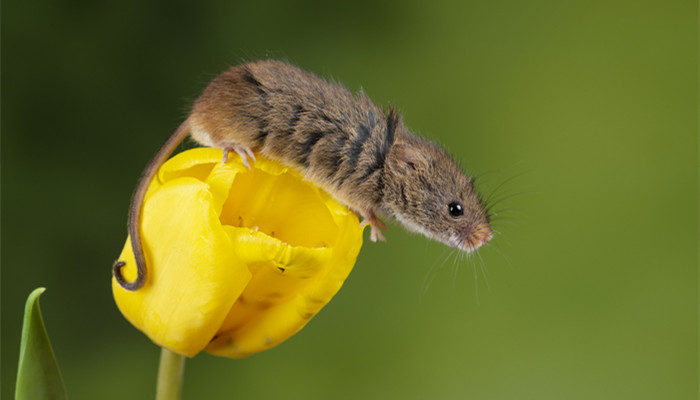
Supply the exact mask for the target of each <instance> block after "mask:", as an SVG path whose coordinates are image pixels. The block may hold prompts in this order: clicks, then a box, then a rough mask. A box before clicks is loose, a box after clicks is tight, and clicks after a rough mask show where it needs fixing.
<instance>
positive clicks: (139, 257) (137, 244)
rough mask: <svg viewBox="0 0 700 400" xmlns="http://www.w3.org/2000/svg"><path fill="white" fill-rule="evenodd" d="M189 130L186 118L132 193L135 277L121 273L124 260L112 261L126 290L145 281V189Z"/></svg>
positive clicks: (130, 229) (131, 226)
mask: <svg viewBox="0 0 700 400" xmlns="http://www.w3.org/2000/svg"><path fill="white" fill-rule="evenodd" d="M189 130H190V124H189V119H186V120H185V121H184V122H183V123H182V124H180V126H179V127H178V128H177V129H176V130H175V132H173V134H172V135H170V137H169V138H168V140H167V141H166V142H165V143H163V145H162V146H161V147H160V149H158V152H157V153H156V155H155V156H153V158H152V159H151V161H150V162H149V163H148V166H146V169H145V170H144V171H143V173H142V174H141V178H140V179H139V181H138V184H137V186H136V189H135V190H134V194H133V195H132V196H131V206H130V208H129V220H128V225H129V227H128V229H129V236H131V248H132V249H133V252H134V259H135V260H136V273H137V276H136V279H135V280H134V281H133V282H129V281H127V280H126V279H124V276H123V275H122V267H124V266H125V265H126V262H124V261H121V260H118V261H117V262H115V263H114V266H113V268H112V272H113V274H114V278H115V279H116V280H117V282H118V283H119V284H120V285H121V286H122V287H123V288H124V289H126V290H132V291H133V290H138V289H140V288H141V287H142V286H143V284H144V283H146V257H145V255H144V252H143V244H142V243H141V212H142V211H143V200H144V198H145V197H146V191H147V190H148V186H149V185H150V184H151V181H152V180H153V178H154V177H155V175H156V172H157V171H158V168H160V166H161V165H163V163H164V162H165V160H167V159H168V157H169V156H170V155H171V154H172V153H173V151H175V148H177V146H178V145H179V144H180V143H181V142H182V141H183V140H184V139H185V137H186V136H187V134H188V133H189Z"/></svg>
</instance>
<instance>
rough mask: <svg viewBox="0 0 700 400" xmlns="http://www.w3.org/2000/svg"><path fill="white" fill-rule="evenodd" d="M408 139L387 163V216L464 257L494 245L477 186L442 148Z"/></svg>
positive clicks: (399, 143) (395, 148) (394, 148)
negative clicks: (459, 251) (486, 245)
mask: <svg viewBox="0 0 700 400" xmlns="http://www.w3.org/2000/svg"><path fill="white" fill-rule="evenodd" d="M402 139H403V140H400V141H396V142H395V143H394V145H393V146H392V147H391V150H390V152H389V156H388V157H387V160H386V171H385V173H386V180H385V184H386V186H385V192H384V201H385V206H386V207H387V208H388V210H387V211H388V212H389V213H390V214H391V215H393V216H394V217H395V218H396V219H397V220H398V221H399V222H401V223H402V224H403V225H404V226H406V227H407V228H408V229H409V230H412V231H414V232H418V233H421V234H423V235H425V236H427V237H430V238H432V239H435V240H438V241H441V242H443V243H445V244H446V245H448V246H451V247H456V248H459V249H460V250H463V251H467V252H469V251H473V250H476V249H477V248H478V247H479V246H481V245H482V244H485V243H486V242H488V241H489V240H491V238H492V237H493V233H492V231H491V226H490V224H489V217H488V213H487V211H486V210H485V209H484V206H483V204H482V201H481V198H480V197H479V195H478V194H477V193H476V191H475V189H474V183H473V180H472V179H471V178H469V177H468V176H467V175H466V174H465V173H464V171H462V169H461V168H460V167H459V166H458V165H457V163H455V161H454V160H453V159H452V158H451V157H450V156H448V155H447V154H446V153H445V151H444V150H443V149H442V148H440V147H438V146H436V145H435V144H433V143H431V142H429V141H427V140H425V139H423V138H420V137H414V136H404V137H403V138H402Z"/></svg>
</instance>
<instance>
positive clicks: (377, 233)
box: [360, 210, 386, 242]
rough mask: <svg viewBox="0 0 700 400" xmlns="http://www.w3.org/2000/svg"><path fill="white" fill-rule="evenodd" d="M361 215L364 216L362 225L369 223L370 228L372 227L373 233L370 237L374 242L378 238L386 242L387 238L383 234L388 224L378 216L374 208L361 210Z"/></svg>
mask: <svg viewBox="0 0 700 400" xmlns="http://www.w3.org/2000/svg"><path fill="white" fill-rule="evenodd" d="M360 215H361V216H362V222H361V223H360V226H365V225H367V224H369V226H370V228H372V233H371V234H370V235H369V239H370V240H371V241H373V242H376V241H377V240H379V241H380V242H386V238H385V237H384V235H383V234H382V231H383V230H384V229H386V225H384V223H383V222H382V221H381V220H380V219H379V218H378V217H377V215H376V214H375V213H374V210H369V211H361V212H360Z"/></svg>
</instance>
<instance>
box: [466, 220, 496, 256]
mask: <svg viewBox="0 0 700 400" xmlns="http://www.w3.org/2000/svg"><path fill="white" fill-rule="evenodd" d="M469 236H470V237H469V238H468V242H469V245H470V246H469V247H471V249H472V250H476V249H478V248H479V247H481V246H483V245H485V244H486V243H488V242H489V241H490V240H491V239H493V231H492V230H491V227H490V226H489V225H488V224H483V223H482V224H479V225H477V226H476V227H475V228H474V229H473V230H472V231H471V235H469Z"/></svg>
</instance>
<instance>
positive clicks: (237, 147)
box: [221, 143, 256, 169]
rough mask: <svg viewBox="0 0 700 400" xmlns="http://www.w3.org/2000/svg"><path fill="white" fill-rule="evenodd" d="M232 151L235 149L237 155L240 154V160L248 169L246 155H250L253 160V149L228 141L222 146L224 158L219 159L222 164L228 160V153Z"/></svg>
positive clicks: (248, 164) (248, 163)
mask: <svg viewBox="0 0 700 400" xmlns="http://www.w3.org/2000/svg"><path fill="white" fill-rule="evenodd" d="M232 151H235V152H236V153H237V154H238V155H239V156H241V161H242V162H243V165H244V166H245V167H246V168H248V169H250V162H248V157H250V158H251V159H252V160H253V161H256V160H255V154H254V153H253V150H252V149H251V148H250V147H247V146H242V145H240V144H236V143H229V144H227V145H226V146H225V147H224V158H223V160H222V161H221V163H222V164H226V161H228V155H229V153H230V152H232Z"/></svg>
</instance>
